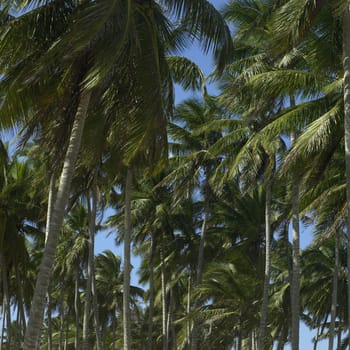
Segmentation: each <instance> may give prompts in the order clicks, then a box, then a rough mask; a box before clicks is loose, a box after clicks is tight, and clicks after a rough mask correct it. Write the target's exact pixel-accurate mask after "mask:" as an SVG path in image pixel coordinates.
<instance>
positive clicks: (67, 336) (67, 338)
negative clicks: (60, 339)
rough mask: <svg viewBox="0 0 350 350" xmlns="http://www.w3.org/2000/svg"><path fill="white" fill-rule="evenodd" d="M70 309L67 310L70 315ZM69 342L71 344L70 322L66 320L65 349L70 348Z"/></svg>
mask: <svg viewBox="0 0 350 350" xmlns="http://www.w3.org/2000/svg"><path fill="white" fill-rule="evenodd" d="M68 313H69V311H68V312H67V315H68ZM68 344H69V322H68V321H67V322H66V331H65V334H64V350H68Z"/></svg>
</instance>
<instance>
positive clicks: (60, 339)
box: [58, 286, 65, 350]
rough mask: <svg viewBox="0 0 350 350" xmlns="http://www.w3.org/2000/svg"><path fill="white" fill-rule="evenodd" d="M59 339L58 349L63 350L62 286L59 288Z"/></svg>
mask: <svg viewBox="0 0 350 350" xmlns="http://www.w3.org/2000/svg"><path fill="white" fill-rule="evenodd" d="M60 320H61V324H60V338H59V344H58V349H59V350H63V336H64V334H63V333H64V320H65V317H64V289H63V286H62V287H61V296H60Z"/></svg>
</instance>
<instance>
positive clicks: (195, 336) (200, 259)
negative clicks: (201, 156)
mask: <svg viewBox="0 0 350 350" xmlns="http://www.w3.org/2000/svg"><path fill="white" fill-rule="evenodd" d="M206 188H208V185H206ZM204 201H205V203H204V218H203V223H202V228H201V237H200V241H199V249H198V260H197V277H196V283H197V285H198V284H200V283H201V282H202V279H203V266H204V246H205V240H206V235H207V226H208V219H209V201H208V198H207V195H205V198H204ZM197 306H198V303H197V302H195V306H194V307H195V308H196V307H197ZM198 338H199V329H198V322H197V320H196V319H194V321H193V328H192V341H191V350H197V348H198V340H199V339H198Z"/></svg>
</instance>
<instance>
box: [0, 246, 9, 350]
mask: <svg viewBox="0 0 350 350" xmlns="http://www.w3.org/2000/svg"><path fill="white" fill-rule="evenodd" d="M0 266H1V271H2V291H3V300H4V302H3V307H4V309H5V312H6V344H7V345H6V350H10V348H11V306H10V294H9V286H8V273H7V266H6V261H5V257H4V255H3V253H2V252H1V253H0ZM3 322H4V320H3Z"/></svg>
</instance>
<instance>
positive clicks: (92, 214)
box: [83, 196, 96, 350]
mask: <svg viewBox="0 0 350 350" xmlns="http://www.w3.org/2000/svg"><path fill="white" fill-rule="evenodd" d="M93 202H94V201H93ZM87 206H88V218H89V253H88V263H87V281H86V291H85V304H84V323H83V350H88V349H89V348H90V347H91V346H90V344H89V333H90V332H89V331H90V312H91V292H92V278H93V256H94V245H93V240H94V238H95V237H94V235H95V221H96V220H95V219H96V205H95V204H94V203H93V204H92V206H91V202H90V198H89V196H88V200H87Z"/></svg>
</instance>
